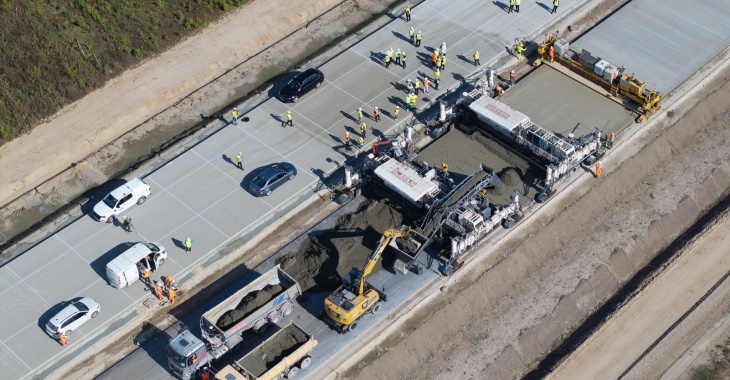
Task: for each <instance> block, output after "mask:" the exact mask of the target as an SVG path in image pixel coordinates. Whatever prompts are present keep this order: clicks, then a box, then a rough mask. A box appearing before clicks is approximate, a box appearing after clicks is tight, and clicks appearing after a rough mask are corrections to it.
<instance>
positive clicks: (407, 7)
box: [406, 6, 411, 22]
mask: <svg viewBox="0 0 730 380" xmlns="http://www.w3.org/2000/svg"><path fill="white" fill-rule="evenodd" d="M410 21H411V7H410V6H406V22H410Z"/></svg>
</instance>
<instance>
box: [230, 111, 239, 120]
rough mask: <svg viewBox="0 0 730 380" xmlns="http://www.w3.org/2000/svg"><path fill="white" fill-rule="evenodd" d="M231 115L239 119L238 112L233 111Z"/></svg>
mask: <svg viewBox="0 0 730 380" xmlns="http://www.w3.org/2000/svg"><path fill="white" fill-rule="evenodd" d="M231 114H232V115H233V118H234V119H238V112H236V111H233V112H231Z"/></svg>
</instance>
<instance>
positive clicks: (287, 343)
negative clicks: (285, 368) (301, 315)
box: [239, 326, 309, 377]
mask: <svg viewBox="0 0 730 380" xmlns="http://www.w3.org/2000/svg"><path fill="white" fill-rule="evenodd" d="M270 339H271V340H269V341H268V342H266V344H264V345H263V346H260V347H259V348H257V349H256V350H255V351H254V352H252V353H250V354H249V355H246V357H244V358H243V359H241V361H240V362H239V364H240V365H241V366H242V367H243V368H245V369H246V370H247V371H249V372H251V374H253V375H254V376H256V377H259V376H261V375H263V374H264V373H265V372H266V371H268V370H270V369H271V368H273V367H274V366H275V365H276V364H278V363H279V362H280V361H281V360H282V359H283V358H285V357H287V356H289V355H291V353H292V352H294V351H296V350H297V349H299V347H301V346H302V345H303V344H304V343H306V342H307V340H308V339H309V338H308V337H307V335H306V334H305V333H304V332H303V331H302V330H300V329H298V328H295V327H293V326H289V327H287V328H285V329H284V330H282V331H280V332H278V333H277V334H276V335H274V336H272V337H271V338H270Z"/></svg>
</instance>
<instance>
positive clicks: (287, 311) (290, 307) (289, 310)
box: [281, 302, 294, 317]
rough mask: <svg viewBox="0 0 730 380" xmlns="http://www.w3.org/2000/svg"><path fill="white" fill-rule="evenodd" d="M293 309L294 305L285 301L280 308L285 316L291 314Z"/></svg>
mask: <svg viewBox="0 0 730 380" xmlns="http://www.w3.org/2000/svg"><path fill="white" fill-rule="evenodd" d="M293 311H294V306H293V305H292V304H291V303H289V302H287V303H286V305H284V307H283V308H282V309H281V312H282V313H283V314H284V316H285V317H288V316H289V314H291V313H292V312H293Z"/></svg>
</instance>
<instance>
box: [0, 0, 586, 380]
mask: <svg viewBox="0 0 730 380" xmlns="http://www.w3.org/2000/svg"><path fill="white" fill-rule="evenodd" d="M583 3H584V2H581V3H577V4H575V5H573V6H574V7H577V6H579V5H582V4H583ZM570 8H571V7H569V6H566V7H565V8H562V9H565V11H564V12H562V13H561V14H556V15H552V14H550V13H549V12H546V11H545V10H544V9H543V8H540V7H533V6H531V7H523V10H522V12H521V13H519V14H512V15H507V14H506V13H505V12H504V11H503V9H501V8H500V7H499V6H498V5H495V4H492V3H490V4H489V5H487V6H485V5H484V3H483V2H479V1H475V0H468V1H460V2H453V1H446V0H428V1H426V2H425V3H423V4H421V5H419V6H418V7H415V8H414V13H413V21H412V22H411V23H410V25H413V26H414V27H415V28H416V30H421V31H422V32H423V36H424V37H423V41H424V42H423V46H421V47H420V48H416V47H414V46H412V45H410V44H409V42H408V41H407V38H406V37H405V35H406V34H407V30H408V27H409V24H407V23H406V22H405V21H403V20H401V19H395V20H393V21H391V22H390V23H389V24H388V25H386V26H385V27H383V28H381V29H379V30H377V31H376V32H374V33H373V34H371V35H369V36H367V37H366V38H364V39H363V40H362V41H360V42H359V43H357V44H355V45H354V46H352V47H351V48H349V49H348V50H346V51H344V52H343V53H342V54H340V55H339V56H337V57H336V58H334V59H332V60H331V61H329V62H327V63H325V64H324V65H323V66H322V67H320V68H321V70H322V71H323V72H324V73H325V75H326V77H327V80H326V81H325V83H324V84H323V85H322V88H320V89H318V90H315V91H313V92H312V93H310V94H308V95H307V96H306V97H305V98H303V99H302V100H301V101H300V102H298V103H296V104H291V105H287V104H282V103H280V102H279V101H278V100H275V99H270V100H268V101H266V102H264V103H263V104H261V105H260V106H258V107H257V108H255V109H253V110H251V111H250V112H248V113H247V114H246V116H249V117H250V119H251V121H250V122H249V123H240V124H239V125H238V126H234V125H228V126H227V127H226V128H224V129H223V130H221V131H220V132H218V133H216V134H214V135H213V136H211V137H209V138H208V139H206V140H204V141H202V142H201V143H199V144H198V145H196V146H194V147H193V148H191V149H189V150H188V151H186V152H184V153H182V154H181V155H180V156H179V157H177V158H176V159H174V160H172V161H171V162H169V163H168V164H167V165H165V166H164V167H162V168H160V169H158V170H156V171H155V172H153V173H151V174H149V175H148V176H146V177H145V178H144V179H145V181H146V182H147V183H149V184H150V185H151V186H152V188H153V194H152V196H151V197H150V198H149V199H148V201H147V202H146V203H145V204H144V205H142V206H136V207H134V208H133V209H131V211H130V212H128V213H126V215H128V216H131V217H132V218H133V219H134V224H135V226H136V228H137V231H138V234H127V233H125V232H123V231H122V230H121V228H119V227H118V226H115V225H111V224H101V223H98V222H96V221H94V220H92V219H91V217H90V216H88V215H87V216H84V217H81V218H80V219H78V220H77V221H76V222H74V223H72V224H71V225H69V226H67V227H66V228H64V229H62V230H60V231H58V232H57V233H56V234H54V235H52V236H50V237H49V238H48V239H46V240H44V241H43V242H41V243H39V244H38V245H36V246H35V247H34V248H32V249H31V250H29V251H28V252H26V253H25V254H24V255H23V256H21V257H19V258H18V259H16V260H14V261H12V262H11V263H9V264H7V265H5V266H3V267H0V315H1V316H2V317H1V318H2V321H3V323H2V325H1V327H0V356H2V358H3V360H2V361H1V362H0V370H1V371H2V372H3V373H4V374H7V375H8V376H11V377H17V378H24V377H30V376H39V377H43V376H44V375H47V374H49V373H51V372H52V371H53V370H54V369H57V368H58V367H59V366H60V365H61V364H62V363H63V362H64V358H66V357H72V356H76V355H78V354H79V353H81V352H83V351H85V350H86V349H88V347H90V346H91V345H92V344H99V342H103V340H104V338H105V337H106V336H107V335H109V334H111V333H113V332H114V331H118V330H119V329H120V328H121V326H122V325H124V324H125V323H128V322H129V321H133V320H136V319H135V318H136V316H135V313H134V310H135V309H136V308H138V307H141V302H142V301H143V300H144V299H146V298H147V297H148V294H147V293H146V292H145V291H144V290H143V287H142V285H141V284H135V285H133V286H132V287H130V288H126V289H122V290H119V289H113V288H111V287H109V286H108V285H106V284H105V282H106V281H105V279H104V267H105V265H106V263H107V262H108V261H109V260H111V259H112V258H113V257H115V256H116V255H118V254H119V253H120V252H121V251H123V249H124V247H125V244H126V243H127V242H129V241H142V240H151V241H157V242H160V243H162V244H163V245H164V246H165V247H166V248H167V249H168V251H169V252H170V256H169V259H168V260H167V262H166V263H165V265H164V266H163V267H162V268H161V269H160V271H158V273H156V274H155V275H156V276H163V275H175V276H176V278H179V279H181V280H182V281H185V280H186V279H187V278H188V277H186V276H188V274H189V273H190V272H191V270H192V269H193V268H195V267H197V266H199V265H201V263H202V262H203V261H204V260H205V259H206V258H207V257H210V256H211V255H212V254H214V253H215V252H216V250H217V249H218V248H220V247H221V246H223V245H225V244H226V243H227V242H229V241H231V240H232V239H234V238H236V237H238V236H242V235H245V234H246V233H247V232H249V231H251V230H252V229H253V228H255V227H256V226H259V225H261V224H262V223H266V222H268V221H270V220H271V219H272V218H274V217H275V216H276V215H278V214H277V211H280V210H282V209H284V208H286V207H288V206H291V204H293V203H296V202H299V201H301V200H302V199H303V197H306V196H307V195H309V194H311V187H312V186H313V185H314V184H316V182H317V181H319V177H320V176H322V175H325V174H327V173H330V172H332V171H333V170H334V169H336V168H337V167H338V166H340V165H341V164H343V163H344V162H345V161H346V160H347V159H348V158H349V157H350V156H352V155H353V154H354V153H355V152H354V151H347V150H345V149H343V147H342V138H343V137H342V136H343V135H344V132H345V130H350V131H351V135H352V136H355V135H356V133H353V132H356V131H358V130H359V128H357V124H356V123H355V122H353V120H352V116H351V115H352V114H354V111H355V109H357V108H358V107H363V109H364V110H365V113H366V114H367V115H370V114H371V112H372V109H373V107H375V106H378V107H380V108H381V109H382V110H383V111H384V112H383V113H384V116H385V117H383V120H381V122H379V123H377V124H376V123H375V122H373V121H372V120H368V121H367V122H368V126H369V128H370V130H369V131H370V133H369V134H368V139H367V141H366V142H367V143H370V142H372V141H374V139H375V137H374V136H378V135H379V134H386V133H389V132H391V131H393V129H394V128H396V127H397V123H395V122H394V121H392V120H391V119H389V118H388V117H387V116H389V115H390V113H391V112H392V109H393V107H394V106H395V105H400V106H401V108H404V107H403V105H404V104H403V98H404V96H405V91H406V90H405V87H404V83H405V80H406V79H409V78H410V79H415V78H416V77H419V78H423V76H425V75H429V76H430V75H431V70H430V68H429V67H426V66H424V65H423V64H424V63H426V64H428V56H429V54H430V51H431V49H432V48H433V47H435V46H438V45H440V44H441V43H442V42H446V43H447V45H448V52H449V54H448V62H447V68H448V69H447V70H446V71H444V72H443V73H442V75H441V78H442V82H441V86H440V89H441V90H440V91H436V90H434V89H431V92H430V93H429V94H428V95H423V96H422V97H420V98H419V106H422V105H423V104H424V102H425V101H428V100H429V99H432V98H433V97H435V96H438V95H439V94H441V93H443V92H444V91H445V89H447V88H449V87H453V86H454V85H456V84H457V83H458V82H459V81H460V80H461V79H462V78H463V77H466V76H468V75H469V74H471V73H473V72H476V71H477V70H479V68H478V67H475V66H474V65H473V63H472V62H471V55H472V54H473V52H474V50H479V52H480V53H481V57H482V59H481V60H482V62H483V64H484V65H486V64H488V63H489V62H490V61H494V60H496V59H497V58H498V57H501V56H505V55H506V54H507V53H506V51H505V47H506V46H510V45H511V44H512V41H513V40H514V38H516V37H518V36H522V35H524V34H525V33H527V34H530V35H538V34H540V33H541V32H542V31H543V29H544V27H545V25H548V24H550V23H552V22H554V21H555V20H556V19H557V18H558V17H559V16H561V15H565V14H566V13H567V10H568V9H570ZM475 9H478V10H480V11H479V12H475V11H474V10H475ZM481 10H483V11H481ZM390 47H393V48H394V49H398V48H400V49H401V50H402V51H405V52H406V53H407V54H408V66H407V68H401V67H397V66H393V65H391V67H390V68H389V69H385V68H384V67H383V65H382V62H381V61H380V60H381V57H382V53H383V52H384V51H385V50H386V49H388V48H390ZM289 109H291V110H292V113H293V115H294V127H286V128H284V127H282V123H281V121H282V118H283V115H284V114H285V113H286V111H287V110H289ZM401 115H402V117H401V122H402V121H403V120H404V119H405V117H403V116H406V115H407V113H406V112H405V111H402V114H401ZM239 151H240V152H242V153H243V157H244V167H245V168H246V170H245V171H243V172H241V171H240V170H239V169H237V168H236V167H235V165H233V163H232V162H231V157H233V156H234V155H235V154H236V153H237V152H239ZM280 161H290V162H292V163H294V164H295V165H296V166H297V168H298V170H299V175H298V176H297V177H296V178H295V179H294V180H293V181H292V182H291V183H288V184H286V185H284V186H283V187H282V188H280V189H279V190H277V191H276V192H275V193H274V194H273V195H272V196H271V197H267V198H263V199H262V198H255V197H253V196H251V194H249V193H248V192H247V191H246V190H245V189H244V187H245V186H246V184H247V183H248V182H249V181H250V179H251V171H252V169H255V168H258V167H261V166H262V165H266V164H269V163H272V162H280ZM187 237H191V238H192V239H193V240H195V243H194V246H193V252H192V253H184V252H183V250H182V249H181V248H180V242H181V241H183V240H185V238H187ZM76 296H89V297H93V298H95V299H96V300H97V301H99V302H100V304H101V305H102V312H101V314H100V315H99V317H98V318H96V319H94V320H92V321H91V322H89V323H87V324H86V325H84V326H83V327H82V328H81V329H79V330H77V331H76V332H74V333H73V334H72V335H71V337H70V339H69V340H70V346H69V347H66V348H62V347H61V346H60V345H59V344H58V343H57V342H55V341H53V340H52V339H50V338H49V337H48V336H46V334H45V333H44V331H43V328H42V326H43V325H44V324H45V322H46V321H47V319H48V318H49V317H50V316H51V315H52V312H51V311H49V310H53V309H54V307H57V306H58V305H59V303H60V302H61V301H64V300H67V299H69V298H72V297H76Z"/></svg>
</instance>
